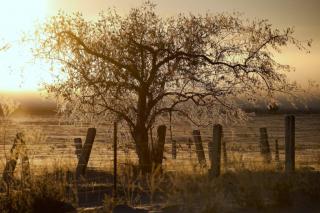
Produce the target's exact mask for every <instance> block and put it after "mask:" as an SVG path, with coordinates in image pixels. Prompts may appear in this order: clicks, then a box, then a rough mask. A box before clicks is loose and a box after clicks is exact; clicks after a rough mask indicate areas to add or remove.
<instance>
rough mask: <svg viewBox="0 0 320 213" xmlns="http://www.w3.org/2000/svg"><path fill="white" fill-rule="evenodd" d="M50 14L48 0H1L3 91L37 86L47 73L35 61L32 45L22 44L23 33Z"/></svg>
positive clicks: (0, 79) (0, 84) (0, 82)
mask: <svg viewBox="0 0 320 213" xmlns="http://www.w3.org/2000/svg"><path fill="white" fill-rule="evenodd" d="M46 14H47V1H46V0H0V47H1V46H3V45H4V44H7V43H8V44H9V45H10V48H9V49H8V50H6V51H1V52H0V91H21V90H22V91H26V90H36V89H37V88H38V85H39V83H40V81H41V80H43V78H45V77H44V76H45V74H43V73H41V65H40V64H35V63H33V61H32V54H31V51H30V46H27V45H26V44H23V43H22V42H21V38H22V35H23V33H30V32H32V31H34V27H35V23H36V22H38V21H42V20H43V19H44V18H45V17H46Z"/></svg>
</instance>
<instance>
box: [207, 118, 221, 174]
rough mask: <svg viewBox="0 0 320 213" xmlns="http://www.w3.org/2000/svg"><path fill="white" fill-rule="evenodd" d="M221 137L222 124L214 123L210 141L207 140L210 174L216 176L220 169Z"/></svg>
mask: <svg viewBox="0 0 320 213" xmlns="http://www.w3.org/2000/svg"><path fill="white" fill-rule="evenodd" d="M221 138H222V126H221V125H220V124H216V125H214V126H213V132H212V141H210V142H209V153H211V158H210V161H211V169H210V172H209V173H210V176H211V177H218V176H219V175H220V169H221Z"/></svg>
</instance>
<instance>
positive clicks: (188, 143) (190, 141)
mask: <svg viewBox="0 0 320 213" xmlns="http://www.w3.org/2000/svg"><path fill="white" fill-rule="evenodd" d="M187 146H188V151H189V160H191V158H192V140H191V139H190V138H188V142H187Z"/></svg>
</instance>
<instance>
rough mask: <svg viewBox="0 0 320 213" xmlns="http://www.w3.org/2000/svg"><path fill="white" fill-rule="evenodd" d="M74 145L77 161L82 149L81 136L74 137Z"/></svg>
mask: <svg viewBox="0 0 320 213" xmlns="http://www.w3.org/2000/svg"><path fill="white" fill-rule="evenodd" d="M74 145H75V148H76V151H75V154H76V155H77V158H78V161H79V159H80V155H81V150H82V140H81V138H75V139H74Z"/></svg>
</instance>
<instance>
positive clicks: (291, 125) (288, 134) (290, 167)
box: [285, 115, 295, 173]
mask: <svg viewBox="0 0 320 213" xmlns="http://www.w3.org/2000/svg"><path fill="white" fill-rule="evenodd" d="M285 148H286V152H285V159H286V162H285V171H286V172H287V173H290V172H294V170H295V117H294V116H293V115H288V116H286V117H285Z"/></svg>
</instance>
